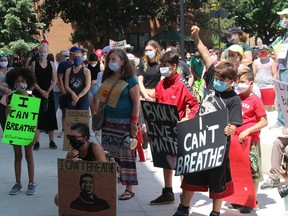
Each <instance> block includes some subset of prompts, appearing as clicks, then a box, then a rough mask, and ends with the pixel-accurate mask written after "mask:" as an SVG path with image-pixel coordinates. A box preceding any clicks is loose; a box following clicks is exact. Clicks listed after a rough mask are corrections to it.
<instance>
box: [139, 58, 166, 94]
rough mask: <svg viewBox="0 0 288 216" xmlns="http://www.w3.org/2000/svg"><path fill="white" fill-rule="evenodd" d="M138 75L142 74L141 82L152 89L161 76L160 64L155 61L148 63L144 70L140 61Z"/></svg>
mask: <svg viewBox="0 0 288 216" xmlns="http://www.w3.org/2000/svg"><path fill="white" fill-rule="evenodd" d="M138 76H143V84H144V87H145V88H147V89H154V88H155V87H156V86H157V84H158V82H159V81H160V78H161V73H160V65H159V64H157V63H156V62H153V63H149V62H148V66H147V68H146V70H145V71H144V64H143V62H140V65H139V69H138Z"/></svg>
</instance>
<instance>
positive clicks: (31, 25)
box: [0, 0, 44, 59]
mask: <svg viewBox="0 0 288 216" xmlns="http://www.w3.org/2000/svg"><path fill="white" fill-rule="evenodd" d="M32 2H35V1H32V0H5V1H0V49H2V50H5V52H7V53H8V54H12V53H14V54H18V55H19V56H20V57H21V58H22V59H23V58H25V57H27V55H28V53H29V52H30V51H31V49H32V48H34V47H36V46H37V44H36V43H37V42H38V40H37V39H36V36H37V35H39V34H40V33H39V30H40V29H42V28H43V27H44V24H43V23H40V22H38V21H37V18H36V13H35V11H34V8H33V5H32Z"/></svg>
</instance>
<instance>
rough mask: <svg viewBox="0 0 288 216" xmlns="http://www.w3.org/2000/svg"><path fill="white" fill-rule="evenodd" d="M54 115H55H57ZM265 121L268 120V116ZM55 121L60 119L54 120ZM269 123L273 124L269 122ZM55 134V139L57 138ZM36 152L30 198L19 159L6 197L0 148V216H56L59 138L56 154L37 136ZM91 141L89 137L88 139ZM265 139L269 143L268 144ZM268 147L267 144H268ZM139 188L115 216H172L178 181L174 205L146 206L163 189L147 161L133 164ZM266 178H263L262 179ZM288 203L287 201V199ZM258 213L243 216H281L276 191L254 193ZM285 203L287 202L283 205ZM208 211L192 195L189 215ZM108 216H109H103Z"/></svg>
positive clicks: (7, 178)
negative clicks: (17, 187)
mask: <svg viewBox="0 0 288 216" xmlns="http://www.w3.org/2000/svg"><path fill="white" fill-rule="evenodd" d="M57 115H58V114H57ZM268 117H269V116H268ZM270 118H271V122H270V123H269V125H272V124H273V123H274V120H275V119H274V115H271V117H269V119H270ZM58 119H60V118H59V117H58ZM272 121H273V122H272ZM265 130H267V131H266V132H265V133H262V134H261V138H262V140H265V141H266V140H268V137H269V138H270V139H271V136H272V135H271V133H269V132H268V129H265ZM57 134H58V133H57V132H56V134H55V137H57ZM40 136H41V139H40V140H41V141H40V150H39V151H36V152H35V151H34V161H35V182H36V183H37V191H36V194H35V195H33V196H27V195H26V190H27V185H28V177H27V166H26V161H25V158H24V155H23V162H22V184H23V191H22V192H21V193H20V194H18V195H16V196H11V195H9V191H10V189H11V188H12V186H13V185H14V183H15V177H14V168H13V163H14V158H13V157H14V154H13V149H12V146H10V145H7V144H2V143H1V144H0V170H1V171H2V174H1V176H0V182H1V184H0V200H1V203H0V216H18V215H21V216H56V215H58V209H57V207H56V206H55V205H54V202H53V199H54V196H55V194H56V193H57V190H58V189H57V181H58V180H57V158H65V156H66V152H65V151H62V143H63V138H55V142H56V144H57V145H58V149H57V150H51V149H49V142H48V135H47V134H45V133H41V135H40ZM92 139H93V137H92ZM270 139H269V140H270ZM268 144H269V143H268ZM271 145H272V144H271ZM268 153H269V152H268ZM268 153H265V155H263V160H265V161H267V160H268V161H270V155H267V154H268ZM137 170H138V179H139V185H138V186H135V188H134V192H135V197H134V198H132V199H131V200H126V201H117V215H118V216H172V215H173V214H174V213H175V211H176V209H177V206H178V204H179V200H180V196H179V195H180V193H181V189H180V177H173V190H174V193H175V199H176V201H175V204H170V205H160V206H150V205H149V203H150V201H151V200H153V199H155V198H156V197H158V196H159V195H160V193H161V191H162V187H163V177H162V170H161V169H159V168H155V167H154V166H153V163H152V162H151V161H147V162H144V163H141V162H137ZM266 178H267V175H265V179H266ZM124 190H125V187H124V186H123V185H121V184H118V191H117V193H118V195H120V194H121V193H123V192H124ZM287 200H288V199H287ZM258 201H259V206H260V210H258V211H256V212H253V213H250V214H246V215H249V216H250V215H251V216H252V215H253V216H256V215H258V216H270V215H273V216H282V215H285V214H284V213H285V204H284V199H282V198H281V197H280V196H279V194H278V191H277V189H276V188H274V189H270V190H261V189H259V192H258ZM287 203H288V202H287ZM211 209H212V202H211V200H210V199H209V198H208V197H207V193H195V196H194V198H193V200H192V202H191V215H192V216H204V215H209V213H210V211H211ZM221 215H223V216H237V215H242V214H241V213H239V212H238V211H235V210H230V209H228V208H227V207H226V206H225V205H223V206H222V208H221ZM107 216H109V215H107Z"/></svg>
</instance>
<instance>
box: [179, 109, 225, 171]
mask: <svg viewBox="0 0 288 216" xmlns="http://www.w3.org/2000/svg"><path fill="white" fill-rule="evenodd" d="M227 124H228V113H227V109H223V110H219V111H216V112H213V113H210V114H207V115H203V116H200V117H198V118H195V119H192V120H188V121H184V122H180V123H179V124H177V131H178V157H177V166H176V173H175V174H176V175H183V174H186V173H194V172H199V171H202V170H208V169H212V168H214V167H218V166H221V164H222V162H223V159H224V155H225V150H226V142H227V137H226V136H225V134H224V129H225V127H226V126H227Z"/></svg>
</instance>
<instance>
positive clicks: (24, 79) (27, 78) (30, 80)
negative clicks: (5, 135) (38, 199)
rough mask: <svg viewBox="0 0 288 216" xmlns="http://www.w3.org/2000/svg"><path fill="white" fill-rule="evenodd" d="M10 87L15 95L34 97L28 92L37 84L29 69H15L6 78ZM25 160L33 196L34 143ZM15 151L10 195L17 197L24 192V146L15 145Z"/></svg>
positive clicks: (34, 190) (7, 111)
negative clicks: (22, 175)
mask: <svg viewBox="0 0 288 216" xmlns="http://www.w3.org/2000/svg"><path fill="white" fill-rule="evenodd" d="M6 82H7V84H8V87H9V88H10V89H12V90H13V91H14V93H13V94H20V95H25V96H32V95H30V94H28V92H27V90H29V89H31V88H32V87H33V86H34V84H35V78H34V76H33V74H32V72H31V71H30V70H29V69H28V68H15V69H13V70H11V71H9V73H7V76H6ZM11 98H12V94H11V95H9V96H8V97H7V108H6V114H9V113H10V106H9V105H10V102H11ZM24 148H25V158H26V161H27V168H28V178H29V184H28V189H27V195H33V194H35V192H36V184H35V183H34V159H33V151H32V150H33V142H31V143H30V144H29V145H27V146H25V147H24ZM13 150H14V169H15V178H16V184H15V185H14V186H13V188H12V189H11V191H10V195H17V194H19V193H20V192H21V191H22V189H23V188H22V184H21V161H22V146H21V145H13Z"/></svg>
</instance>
